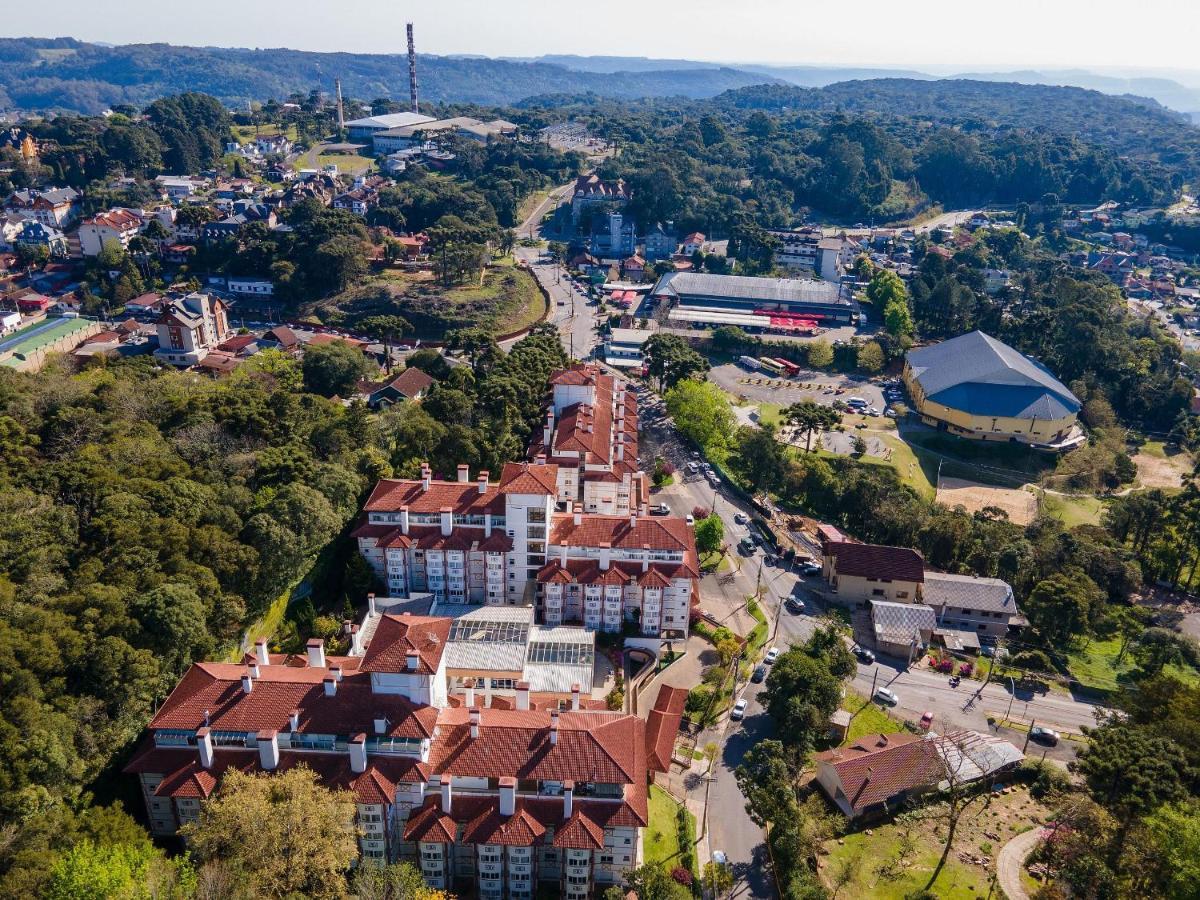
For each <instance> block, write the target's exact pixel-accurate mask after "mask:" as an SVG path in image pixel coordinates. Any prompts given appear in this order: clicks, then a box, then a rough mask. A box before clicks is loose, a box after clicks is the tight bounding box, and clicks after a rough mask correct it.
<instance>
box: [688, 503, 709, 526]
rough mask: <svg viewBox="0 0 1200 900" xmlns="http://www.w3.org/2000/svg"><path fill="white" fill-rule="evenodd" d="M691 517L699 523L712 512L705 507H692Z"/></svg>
mask: <svg viewBox="0 0 1200 900" xmlns="http://www.w3.org/2000/svg"><path fill="white" fill-rule="evenodd" d="M692 515H693V516H694V517H695V518H696V521H697V522H699V521H701V520H703V519H707V518H708V517H709V516H710V515H712V510H711V509H709V508H708V507H707V506H693V507H692Z"/></svg>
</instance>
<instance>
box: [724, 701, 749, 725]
mask: <svg viewBox="0 0 1200 900" xmlns="http://www.w3.org/2000/svg"><path fill="white" fill-rule="evenodd" d="M749 705H750V701H749V700H747V699H745V698H742V699H741V700H739V701H738V702H737V703H735V704H733V709H732V710H730V711H729V718H731V719H733V720H734V721H735V722H740V721H741V720H742V719H744V718H746V707H747V706H749Z"/></svg>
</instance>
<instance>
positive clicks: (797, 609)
mask: <svg viewBox="0 0 1200 900" xmlns="http://www.w3.org/2000/svg"><path fill="white" fill-rule="evenodd" d="M783 605H784V606H786V607H787V611H788V612H791V613H796V614H797V615H799V614H800V613H802V612H804V601H803V600H801V599H800V598H799V597H788V598H787V599H786V600H784V601H783Z"/></svg>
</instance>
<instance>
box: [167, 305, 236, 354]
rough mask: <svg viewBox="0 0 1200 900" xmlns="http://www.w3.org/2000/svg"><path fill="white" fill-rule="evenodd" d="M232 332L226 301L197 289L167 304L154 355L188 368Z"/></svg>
mask: <svg viewBox="0 0 1200 900" xmlns="http://www.w3.org/2000/svg"><path fill="white" fill-rule="evenodd" d="M232 334H233V330H232V329H231V328H230V327H229V317H228V308H227V307H226V305H225V302H224V301H223V300H221V299H220V298H218V297H215V296H214V295H212V294H205V293H201V292H199V291H196V292H193V293H191V294H187V295H186V296H183V297H178V298H176V299H174V300H171V301H170V302H169V303H167V304H166V305H165V306H164V307H163V311H162V315H161V316H160V317H159V319H158V349H157V350H155V351H154V356H155V358H156V359H158V360H160V361H161V362H165V363H168V364H170V365H173V366H180V367H183V368H187V367H189V366H194V365H197V364H198V363H199V362H200V361H201V360H202V359H204V357H206V356H207V355H208V353H209V351H210V350H212V349H213V348H215V347H216V346H217V345H218V344H220V343H222V342H223V341H225V340H227V339H228V338H229V337H230V336H231V335H232Z"/></svg>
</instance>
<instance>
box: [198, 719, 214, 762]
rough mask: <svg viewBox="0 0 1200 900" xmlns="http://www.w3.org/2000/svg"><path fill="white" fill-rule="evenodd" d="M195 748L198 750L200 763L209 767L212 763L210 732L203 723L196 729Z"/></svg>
mask: <svg viewBox="0 0 1200 900" xmlns="http://www.w3.org/2000/svg"><path fill="white" fill-rule="evenodd" d="M196 749H197V750H199V751H200V765H202V766H204V768H206V769H211V768H212V764H213V742H212V732H211V731H209V730H208V726H207V725H204V726H201V727H200V728H197V729H196Z"/></svg>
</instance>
